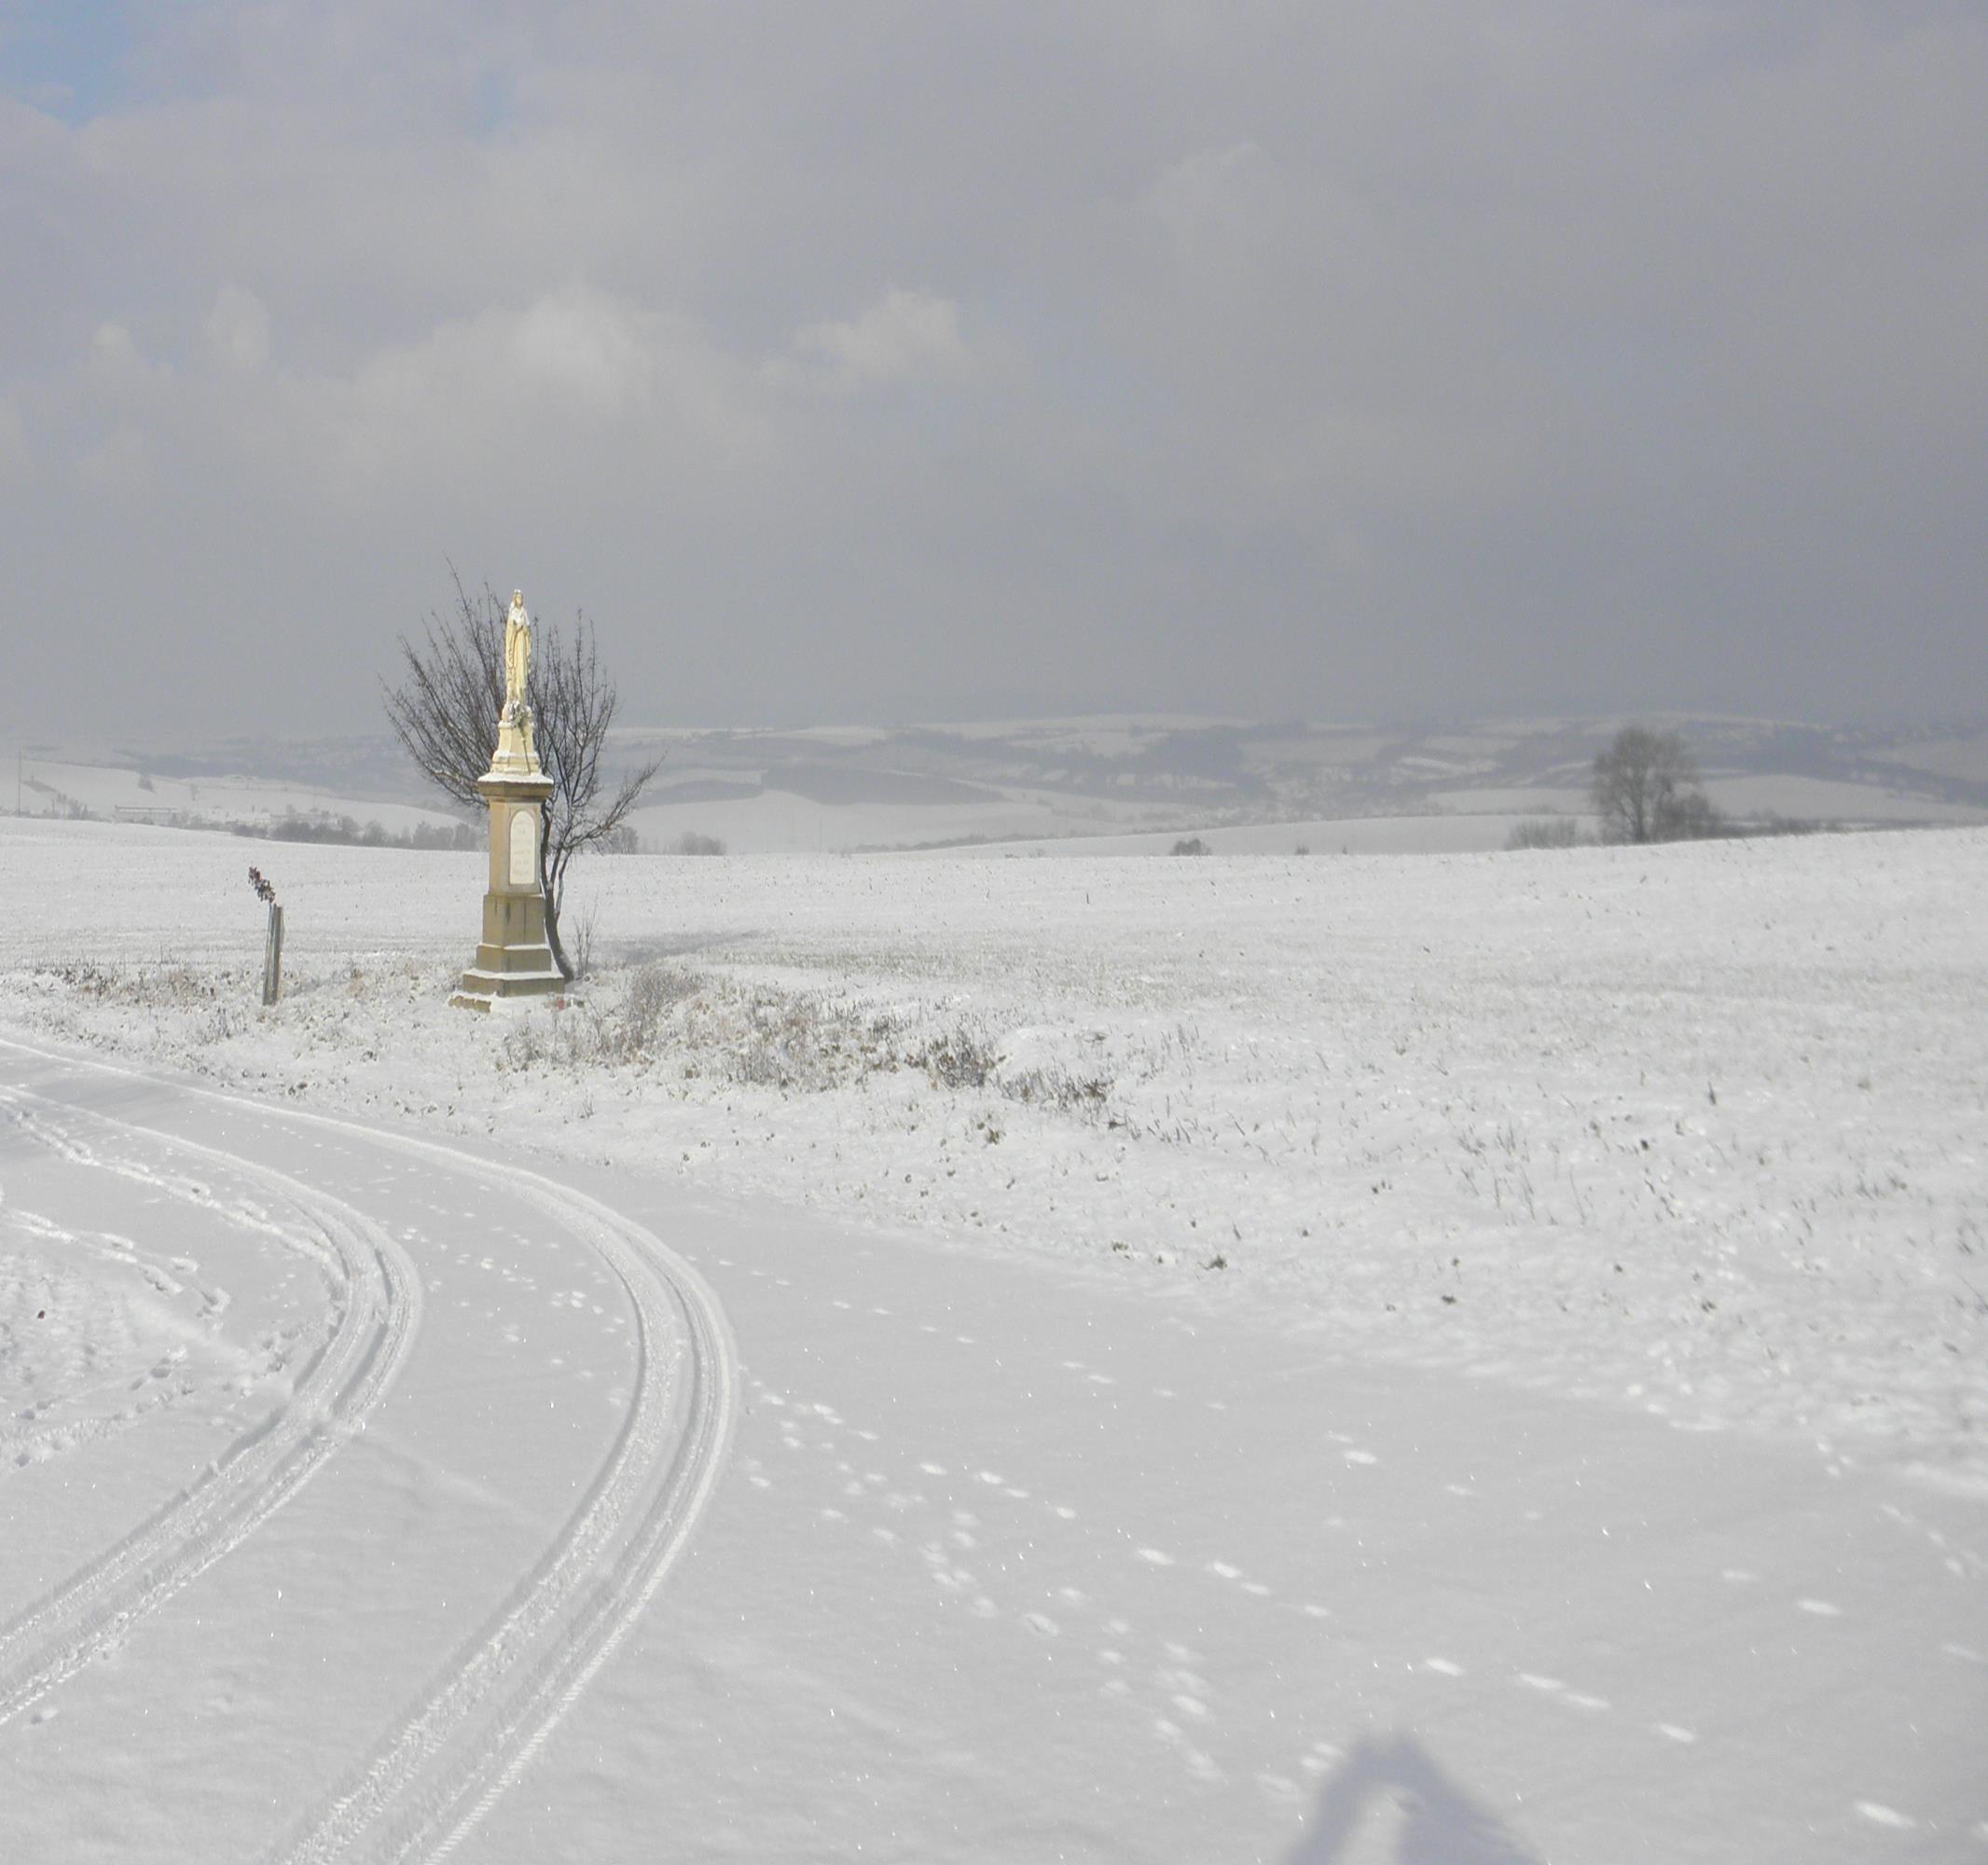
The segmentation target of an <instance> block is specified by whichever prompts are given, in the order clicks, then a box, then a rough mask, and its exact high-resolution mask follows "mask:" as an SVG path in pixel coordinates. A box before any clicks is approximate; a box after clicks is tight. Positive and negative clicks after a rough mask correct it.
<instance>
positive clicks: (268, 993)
mask: <svg viewBox="0 0 1988 1865" xmlns="http://www.w3.org/2000/svg"><path fill="white" fill-rule="evenodd" d="M282 990H283V908H282V907H280V906H279V905H277V904H276V903H275V902H274V901H273V900H272V901H271V902H270V903H269V943H268V945H267V946H264V948H263V954H262V1001H263V1002H264V1003H274V1002H276V999H277V997H278V995H279V993H281V991H282Z"/></svg>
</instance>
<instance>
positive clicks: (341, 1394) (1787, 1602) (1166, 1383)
mask: <svg viewBox="0 0 1988 1865" xmlns="http://www.w3.org/2000/svg"><path fill="white" fill-rule="evenodd" d="M0 1080H5V1081H6V1082H7V1084H8V1086H9V1099H8V1101H7V1105H6V1106H5V1107H0V1191H4V1194H5V1197H4V1202H0V1296H4V1300H5V1303H6V1306H5V1309H4V1312H0V1322H4V1325H5V1326H6V1328H7V1335H6V1336H5V1341H6V1343H7V1345H9V1346H10V1347H13V1348H14V1349H15V1358H16V1360H17V1361H18V1363H19V1366H20V1368H21V1373H22V1375H33V1378H32V1384H31V1387H30V1388H28V1389H24V1390H23V1391H21V1392H20V1393H16V1392H15V1391H14V1389H13V1388H12V1387H11V1385H10V1386H9V1387H8V1388H7V1392H6V1394H5V1397H6V1400H7V1416H6V1423H5V1430H6V1432H7V1436H6V1438H5V1441H4V1444H0V1508H4V1510H5V1519H6V1522H7V1540H6V1543H5V1548H4V1552H0V1640H5V1642H0V1690H6V1691H7V1692H11V1694H9V1695H7V1697H6V1698H5V1702H7V1703H8V1704H13V1705H14V1706H15V1707H16V1709H17V1710H18V1713H16V1714H13V1715H11V1717H10V1719H9V1720H6V1721H5V1722H0V1857H5V1858H31V1859H38V1858H63V1859H69V1858H118V1859H137V1858H186V1857H200V1858H217V1859H218V1858H381V1857H399V1856H406V1857H436V1856H442V1855H444V1854H446V1853H448V1852H449V1851H450V1850H451V1849H452V1848H453V1842H454V1841H455V1840H456V1839H457V1838H458V1837H459V1836H460V1835H461V1834H462V1830H463V1828H464V1825H465V1823H466V1822H467V1821H468V1820H470V1819H471V1818H473V1817H478V1816H480V1824H478V1825H477V1826H476V1830H475V1831H474V1833H473V1834H471V1835H470V1836H469V1837H468V1839H467V1840H466V1842H465V1843H463V1844H462V1845H461V1846H460V1849H459V1850H458V1856H461V1857H465V1858H490V1859H497V1860H519V1861H522V1860H528V1859H532V1860H536V1859H544V1858H589V1859H600V1858H627V1859H638V1858H640V1859H651V1858H686V1859H687V1858H697V1859H722V1858H737V1859H741V1860H743V1859H754V1860H762V1859H820V1860H828V1859H845V1858H848V1859H854V1858H892V1859H902V1860H906V1861H909V1860H935V1859H936V1860H948V1859H959V1860H967V1859H974V1860H985V1859H998V1860H1003V1861H1005V1860H1036V1859H1045V1860H1046V1859H1056V1858H1063V1859H1072V1860H1090V1859H1098V1860H1105V1859H1127V1860H1133V1859H1137V1860H1154V1861H1159V1860H1172V1859H1180V1860H1224V1859H1236V1860H1242V1859H1285V1860H1294V1861H1301V1865H1326V1861H1332V1865H1358V1861H1369V1860H1399V1861H1415V1862H1416V1865H1436V1861H1443V1865H1488V1861H1503V1865H1523V1861H1542V1865H1543V1861H1546V1860H1549V1859H1555V1860H1557V1859H1567V1860H1578V1859H1593V1860H1606V1861H1609V1865H1627V1861H1636V1860H1646V1859H1647V1860H1650V1861H1659V1860H1663V1861H1674V1860H1680V1859H1708V1860H1709V1859H1733V1860H1746V1861H1773V1860H1788V1861H1796V1860H1809V1859H1814V1858H1830V1859H1832V1860H1863V1859H1871V1860H1891V1859H1898V1860H1926V1859H1946V1858H1963V1859H1964V1858H1984V1859H1988V1826H1984V1825H1983V1824H1982V1822H1984V1821H1988V1770H1984V1769H1983V1768H1982V1766H1981V1760H1980V1758H1981V1754H1982V1753H1983V1752H1988V1503H1984V1502H1983V1500H1982V1499H1979V1498H1976V1497H1972V1496H1969V1495H1967V1494H1964V1493H1954V1492H1943V1491H1940V1490H1937V1489H1933V1488H1930V1487H1926V1486H1924V1485H1914V1484H1908V1483H1906V1482H1904V1481H1902V1480H1901V1479H1899V1478H1898V1477H1897V1476H1895V1475H1890V1474H1884V1473H1877V1472H1871V1471H1864V1470H1861V1469H1859V1468H1857V1467H1855V1466H1854V1465H1852V1464H1850V1463H1848V1462H1845V1461H1843V1459H1841V1458H1840V1457H1825V1456H1823V1455H1821V1454H1819V1453H1818V1452H1817V1451H1816V1450H1815V1449H1813V1448H1811V1447H1809V1446H1807V1445H1804V1444H1789V1443H1787V1442H1770V1441H1764V1440H1758V1439H1753V1438H1747V1437H1743V1436H1741V1435H1740V1434H1738V1433H1730V1432H1729V1433H1696V1432H1687V1431H1682V1430H1676V1429H1673V1428H1671V1427H1669V1426H1666V1425H1665V1424H1664V1423H1662V1422H1661V1421H1659V1420H1656V1419H1653V1418H1650V1417H1649V1416H1645V1415H1642V1414H1640V1413H1637V1412H1634V1411H1631V1410H1628V1409H1626V1408H1616V1407H1611V1406H1607V1405H1601V1404H1595V1403H1588V1402H1576V1401H1571V1400H1568V1399H1567V1398H1565V1397H1564V1396H1556V1395H1552V1394H1548V1393H1544V1392H1541V1393H1538V1394H1533V1393H1527V1392H1525V1391H1520V1390H1514V1389H1513V1388H1511V1387H1510V1386H1504V1385H1497V1384H1493V1383H1491V1382H1488V1381H1470V1380H1463V1379H1457V1378H1451V1377H1447V1376H1444V1375H1439V1374H1431V1373H1428V1372H1419V1371H1411V1370H1403V1369H1401V1368H1399V1367H1395V1368H1382V1367H1374V1366H1368V1365H1362V1364H1359V1363H1351V1362H1347V1361H1344V1360H1340V1359H1336V1358H1333V1357H1332V1356H1331V1355H1329V1354H1327V1353H1326V1352H1325V1351H1323V1350H1322V1349H1321V1348H1320V1347H1319V1346H1318V1342H1317V1340H1316V1338H1308V1337H1307V1335H1306V1334H1305V1332H1304V1330H1303V1329H1302V1327H1299V1326H1296V1325H1291V1326H1284V1325H1280V1324H1278V1323H1277V1321H1276V1320H1275V1319H1269V1318H1265V1317H1263V1316H1262V1315H1260V1314H1252V1313H1250V1312H1249V1311H1248V1310H1247V1309H1246V1308H1245V1307H1243V1305H1240V1304H1237V1305H1234V1306H1228V1305H1222V1304H1221V1303H1219V1302H1214V1301H1211V1300H1209V1299H1208V1298H1206V1297H1204V1296H1203V1295H1201V1294H1199V1293H1197V1292H1194V1290H1193V1288H1192V1286H1190V1287H1189V1288H1188V1289H1185V1290H1178V1289H1177V1290H1176V1292H1173V1293H1171V1294H1167V1293H1154V1292H1151V1290H1150V1288H1149V1289H1148V1290H1147V1291H1146V1292H1135V1291H1133V1290H1132V1289H1130V1288H1126V1287H1121V1286H1117V1285H1116V1284H1115V1283H1114V1280H1113V1278H1112V1277H1111V1274H1109V1273H1108V1272H1106V1271H1098V1270H1080V1269H1074V1268H1070V1269H1065V1268H1060V1267H1049V1266H1044V1265H1043V1264H1039V1263H1031V1262H1020V1261H1007V1262H1003V1261H999V1260H992V1259H990V1258H988V1257H987V1256H985V1255H982V1254H975V1253H969V1252H967V1251H966V1250H950V1249H944V1248H939V1247H935V1246H934V1244H933V1243H932V1241H931V1239H930V1238H926V1239H923V1240H921V1241H918V1242H912V1241H908V1240H907V1241H899V1240H895V1239H893V1238H892V1237H890V1236H887V1235H883V1234H879V1233H877V1232H875V1231H855V1230H847V1229H842V1228H839V1227H837V1226H836V1225H835V1224H834V1223H830V1222H828V1221H825V1220H821V1219H817V1218H811V1217H796V1216H795V1215H794V1212H793V1211H792V1210H791V1209H776V1208H773V1207H771V1206H769V1205H765V1204H737V1205H729V1204H723V1203H720V1202H717V1201H715V1200H708V1199H707V1200H694V1199H693V1198H691V1197H690V1196H688V1195H686V1194H685V1193H684V1192H683V1190H682V1189H680V1188H678V1187H676V1186H673V1185H665V1184H662V1183H659V1182H657V1181H654V1180H651V1179H647V1178H644V1177H642V1176H640V1175H638V1174H636V1173H633V1172H629V1171H627V1170H614V1169H609V1168H605V1167H602V1168H596V1169H593V1170H588V1169H587V1168H584V1167H577V1166H571V1165H562V1166H560V1167H558V1168H557V1172H556V1177H557V1178H558V1179H559V1181H561V1186H560V1187H559V1188H555V1187H554V1186H553V1185H552V1184H551V1182H550V1181H546V1180H543V1179H539V1178H536V1177H534V1176H532V1174H530V1173H528V1172H524V1171H521V1170H520V1169H519V1168H518V1167H514V1166H511V1165H507V1164H504V1163H498V1162H493V1161H490V1160H488V1159H483V1158H478V1157H476V1156H475V1155H474V1154H469V1153H459V1152H454V1151H446V1152H445V1151H444V1150H442V1149H440V1148H437V1147H435V1146H433V1145H430V1144H429V1143H428V1142H425V1141H421V1140H406V1139H400V1138H396V1137H393V1136H382V1135H379V1134H375V1133H373V1132H372V1131H371V1130H369V1129H366V1128H363V1127H359V1126H353V1125H350V1124H346V1123H340V1122H331V1121H323V1120H319V1119H317V1118H315V1117H312V1116H305V1115H297V1114H294V1113H290V1112H285V1111H278V1110H270V1109H262V1108H258V1107H256V1106H255V1105H252V1104H249V1103H246V1102H242V1101H239V1100H233V1099H228V1098H217V1097H212V1096H205V1095H199V1094H192V1093H187V1092H186V1091H184V1090H180V1089H176V1088H173V1087H171V1086H169V1085H166V1084H159V1083H157V1082H153V1081H150V1080H147V1079H146V1078H144V1077H140V1076H132V1075H117V1074H115V1073H107V1072H104V1071H98V1070H96V1069H93V1068H90V1067H88V1066H84V1065H79V1064H70V1063H65V1062H60V1061H50V1060H45V1059H37V1058H36V1057H33V1056H30V1055H27V1054H25V1053H23V1052H22V1051H21V1050H19V1049H18V1048H15V1047H11V1046H9V1047H7V1048H6V1049H5V1050H0ZM664 1237H667V1238H670V1239H673V1240H676V1241H677V1243H678V1245H679V1247H680V1248H681V1249H682V1250H683V1254H684V1255H685V1256H688V1257H690V1258H691V1259H692V1261H693V1262H694V1263H695V1264H696V1268H695V1270H690V1269H683V1268H678V1267H675V1266H674V1260H673V1259H672V1257H671V1256H670V1252H669V1251H668V1250H666V1249H665V1248H664V1246H663V1245H662V1244H661V1243H660V1242H658V1241H657V1239H658V1238H664ZM699 1278H704V1279H706V1280H708V1281H709V1284H710V1285H711V1288H712V1289H713V1290H715V1291H716V1292H717V1293H718V1295H720V1296H722V1297H723V1300H724V1303H725V1313H726V1314H728V1316H729V1317H730V1322H731V1325H732V1326H733V1327H735V1328H736V1330H737V1332H738V1335H739V1341H740V1344H741V1350H742V1357H743V1358H742V1364H739V1365H738V1367H737V1369H736V1377H737V1384H738V1389H739V1399H740V1403H739V1408H738V1416H737V1417H736V1420H735V1419H734V1418H733V1416H732V1415H731V1412H730V1410H729V1409H728V1396H729V1394H730V1392H731V1390H732V1385H733V1378H734V1362H733V1361H732V1358H731V1349H730V1347H729V1341H728V1336H727V1334H726V1333H725V1323H724V1321H723V1320H722V1319H720V1318H719V1316H718V1314H717V1311H716V1309H715V1305H714V1304H712V1303H711V1302H710V1300H709V1299H708V1298H707V1297H706V1296H705V1295H704V1294H703V1292H702V1291H703V1281H701V1280H700V1279H699ZM37 1310H38V1311H39V1314H40V1316H42V1317H46V1319H38V1318H37ZM31 1326H33V1327H38V1328H41V1329H42V1330H43V1332H42V1333H39V1334H32V1335H31V1334H30V1333H28V1330H29V1328H30V1327H31ZM10 1364H11V1363H10V1362H9V1361H8V1360H7V1357H6V1356H4V1355H0V1376H5V1377H7V1378H8V1379H10V1380H11V1379H13V1378H14V1377H16V1375H15V1373H14V1372H12V1371H10V1370H9V1367H10ZM264 1421H267V1422H266V1423H265V1422H264ZM258 1425H259V1426H261V1427H262V1435H261V1436H258V1437H255V1438H254V1442H253V1444H250V1445H249V1446H248V1447H246V1448H243V1449H242V1450H240V1451H239V1452H238V1453H236V1454H234V1455H233V1456H232V1457H231V1456H230V1454H229V1447H230V1446H232V1445H237V1444H240V1443H241V1442H242V1440H243V1438H244V1437H246V1436H249V1435H250V1434H252V1433H253V1432H254V1431H255V1430H256V1428H257V1427H258ZM729 1433H735V1435H734V1436H733V1438H732V1452H731V1460H730V1465H729V1473H728V1474H727V1475H726V1477H725V1481H724V1483H723V1485H722V1486H719V1485H718V1473H719V1470H720V1465H721V1463H722V1461H723V1459H724V1456H725V1445H726V1442H727V1436H728V1434H729ZM252 1457H253V1458H255V1461H250V1459H251V1458H252ZM305 1458H311V1459H313V1460H312V1461H311V1462H310V1463H309V1465H308V1468H305V1467H304V1466H303V1465H302V1464H301V1463H300V1461H299V1460H300V1459H305ZM693 1524H695V1525H696V1527H697V1538H696V1540H695V1541H691V1542H687V1544H686V1538H687V1536H688V1532H689V1530H690V1528H691V1527H692V1526H693ZM106 1550H108V1551H109V1552H108V1553H106ZM665 1573H668V1574H669V1576H670V1584H669V1587H668V1590H667V1592H666V1593H664V1594H662V1595H659V1596H658V1595H657V1594H656V1586H657V1584H658V1582H660V1580H661V1579H662V1577H663V1576H664V1575H665ZM86 1646H87V1648H88V1649H87V1651H85V1650H84V1647H86ZM79 1651H81V1652H82V1655H83V1656H84V1657H85V1658H93V1659H94V1660H95V1662H85V1663H81V1664H80V1665H79V1664H77V1663H76V1662H75V1659H76V1654H77V1653H78V1652H79ZM583 1687H585V1688H584V1691H583ZM17 1699H18V1702H17ZM506 1787H509V1788H511V1789H513V1790H512V1791H510V1792H507V1793H505V1792H502V1789H504V1788H506Z"/></svg>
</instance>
